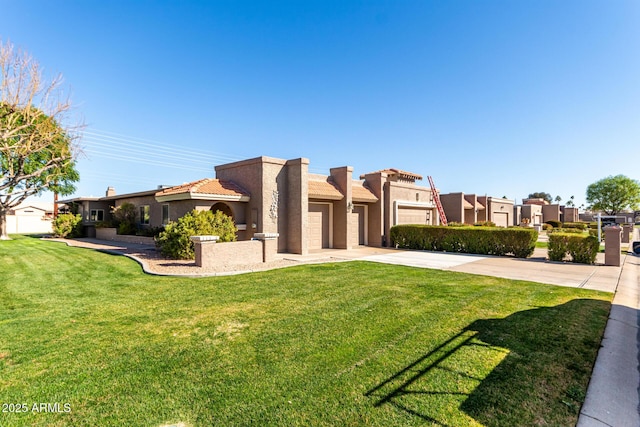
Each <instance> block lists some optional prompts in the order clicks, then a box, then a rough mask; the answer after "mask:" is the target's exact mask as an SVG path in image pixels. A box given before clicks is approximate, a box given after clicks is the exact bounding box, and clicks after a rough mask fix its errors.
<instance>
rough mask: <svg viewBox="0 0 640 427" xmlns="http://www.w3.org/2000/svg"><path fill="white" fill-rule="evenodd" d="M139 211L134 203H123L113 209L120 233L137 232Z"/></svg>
mask: <svg viewBox="0 0 640 427" xmlns="http://www.w3.org/2000/svg"><path fill="white" fill-rule="evenodd" d="M137 211H138V210H137V209H136V206H135V205H134V204H133V203H123V204H121V205H120V206H118V207H117V208H115V209H114V210H113V212H112V213H113V218H114V222H115V224H116V226H117V228H118V234H130V235H134V234H136V231H137V229H138V223H137V220H136V218H137V216H138V212H137Z"/></svg>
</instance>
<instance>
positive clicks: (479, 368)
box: [0, 238, 612, 427]
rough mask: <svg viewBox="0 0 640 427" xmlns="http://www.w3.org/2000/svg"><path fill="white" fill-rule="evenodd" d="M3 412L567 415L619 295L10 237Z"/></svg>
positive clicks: (1, 252) (457, 418) (77, 420)
mask: <svg viewBox="0 0 640 427" xmlns="http://www.w3.org/2000/svg"><path fill="white" fill-rule="evenodd" d="M0 265H2V269H1V270H0V403H7V404H8V403H25V404H27V405H28V407H31V405H33V404H34V403H41V402H44V403H51V404H53V403H59V404H60V405H61V408H62V405H63V404H64V403H68V404H69V405H70V408H71V412H70V413H34V412H28V413H1V412H0V425H1V426H3V427H6V426H22V425H37V426H39V425H43V426H44V425H46V426H51V425H53V426H66V425H73V426H96V425H100V426H109V425H113V426H122V425H127V426H160V425H166V424H173V423H179V422H182V423H185V425H187V426H211V425H220V426H235V425H243V426H244V425H256V426H270V425H273V426H281V425H286V426H309V425H314V426H336V425H340V426H358V425H373V426H407V425H437V426H465V425H488V426H516V425H527V426H532V425H567V426H569V425H574V424H575V422H576V420H577V413H578V410H579V408H580V405H581V402H582V400H583V399H584V395H585V390H586V387H587V383H588V380H589V376H590V372H591V369H592V366H593V362H594V360H595V356H596V352H597V350H598V347H599V343H600V339H601V336H602V333H603V329H604V326H605V322H606V318H607V315H608V312H609V308H610V301H611V298H612V295H611V294H608V293H599V292H594V291H587V290H583V289H572V288H562V287H554V286H547V285H542V284H536V283H532V282H522V281H511V280H505V279H499V278H491V277H484V276H474V275H469V274H462V273H453V272H445V271H438V270H425V269H417V268H409V267H400V266H390V265H382V264H375V263H365V262H350V263H333V264H320V265H309V266H300V267H293V268H287V269H281V270H274V271H270V272H263V273H256V274H247V275H241V276H230V277H219V278H203V279H185V278H167V277H154V276H147V275H144V274H143V273H142V272H141V269H140V267H139V266H138V265H137V264H136V263H134V262H133V261H131V260H128V259H126V258H124V257H118V256H110V255H107V254H102V253H98V252H94V251H90V250H86V249H79V248H70V247H67V246H65V245H63V244H60V243H55V242H44V241H40V240H37V239H33V238H17V239H15V240H13V241H8V242H0Z"/></svg>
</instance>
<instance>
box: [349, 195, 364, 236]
mask: <svg viewBox="0 0 640 427" xmlns="http://www.w3.org/2000/svg"><path fill="white" fill-rule="evenodd" d="M364 212H365V207H364V206H362V205H356V206H354V207H353V211H352V212H351V245H352V246H360V245H364V244H365V240H364V233H365V221H364V216H365V214H364Z"/></svg>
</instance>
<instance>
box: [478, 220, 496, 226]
mask: <svg viewBox="0 0 640 427" xmlns="http://www.w3.org/2000/svg"><path fill="white" fill-rule="evenodd" d="M473 225H474V226H476V227H495V226H496V223H495V222H493V221H478V222H476V223H475V224H473Z"/></svg>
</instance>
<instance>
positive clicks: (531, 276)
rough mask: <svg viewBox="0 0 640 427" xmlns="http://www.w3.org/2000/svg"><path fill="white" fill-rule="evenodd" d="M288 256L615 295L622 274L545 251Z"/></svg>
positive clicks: (376, 250)
mask: <svg viewBox="0 0 640 427" xmlns="http://www.w3.org/2000/svg"><path fill="white" fill-rule="evenodd" d="M287 257H290V258H292V259H296V260H298V261H301V262H321V261H327V260H361V261H371V262H380V263H385V264H396V265H406V266H409V267H419V268H435V269H438V270H449V271H459V272H464V273H471V274H482V275H486V276H495V277H503V278H505V279H516V280H529V281H532V282H539V283H547V284H551V285H559V286H571V287H576V288H585V289H594V290H600V291H606V292H615V289H616V285H617V283H618V277H619V276H620V271H621V267H610V266H605V265H603V264H604V256H603V255H602V254H599V255H598V259H597V260H596V264H595V265H585V264H574V263H570V262H553V261H547V260H546V250H545V249H536V251H535V252H534V254H533V257H531V258H527V259H520V258H513V257H498V256H486V255H470V254H454V253H445V252H430V251H409V250H399V249H389V248H368V247H360V248H356V249H352V250H348V251H347V250H336V249H326V250H322V251H316V252H313V253H311V254H309V255H305V256H300V255H294V256H292V255H287Z"/></svg>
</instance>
